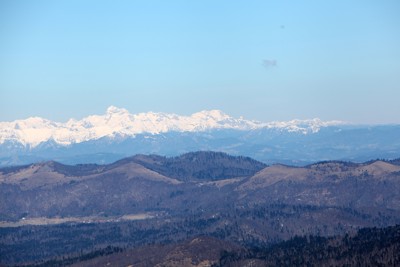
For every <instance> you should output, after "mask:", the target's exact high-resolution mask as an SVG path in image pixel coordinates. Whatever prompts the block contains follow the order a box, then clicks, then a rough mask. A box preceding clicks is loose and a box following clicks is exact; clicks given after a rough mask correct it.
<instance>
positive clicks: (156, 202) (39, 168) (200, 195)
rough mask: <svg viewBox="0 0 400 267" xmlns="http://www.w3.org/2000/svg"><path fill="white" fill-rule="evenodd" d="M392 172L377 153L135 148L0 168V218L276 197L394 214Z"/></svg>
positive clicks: (399, 200) (392, 164)
mask: <svg viewBox="0 0 400 267" xmlns="http://www.w3.org/2000/svg"><path fill="white" fill-rule="evenodd" d="M399 179H400V166H399V165H398V161H379V160H377V161H371V162H367V163H359V164H357V163H350V162H341V161H328V162H319V163H315V164H311V165H308V166H305V167H292V166H286V165H280V164H277V165H272V166H267V165H265V164H263V163H261V162H258V161H256V160H253V159H251V158H248V157H234V156H230V155H227V154H224V153H221V152H192V153H188V154H184V155H181V156H178V157H171V158H168V157H162V156H156V155H150V156H146V155H136V156H133V157H130V158H125V159H123V160H120V161H117V162H115V163H113V164H108V165H96V164H81V165H75V166H70V165H64V164H61V163H58V162H54V161H50V162H43V163H38V164H31V165H26V166H19V167H8V168H2V169H0V198H1V199H0V220H3V221H18V220H20V219H21V218H23V217H24V218H29V217H74V216H77V217H79V216H102V214H103V215H104V214H107V215H110V216H122V215H125V214H138V213H145V212H155V213H157V212H161V213H163V214H183V213H187V212H195V211H199V210H203V211H204V212H207V213H210V214H217V213H218V212H223V211H224V210H225V209H227V208H228V207H233V206H235V207H254V206H257V205H258V204H262V205H266V204H276V203H279V204H285V205H286V204H287V205H299V206H314V207H331V208H333V209H335V208H349V209H356V210H363V211H365V212H367V213H370V212H372V213H374V212H375V210H380V211H381V212H384V211H390V212H394V214H397V215H400V214H399V212H400V193H399V192H400V190H399V189H400V180H399ZM397 215H396V216H397Z"/></svg>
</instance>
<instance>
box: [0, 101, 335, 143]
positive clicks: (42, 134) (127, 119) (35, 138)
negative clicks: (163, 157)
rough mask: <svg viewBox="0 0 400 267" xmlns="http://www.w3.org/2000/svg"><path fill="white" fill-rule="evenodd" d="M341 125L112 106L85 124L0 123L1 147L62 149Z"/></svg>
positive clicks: (314, 129)
mask: <svg viewBox="0 0 400 267" xmlns="http://www.w3.org/2000/svg"><path fill="white" fill-rule="evenodd" d="M340 123H341V122H338V121H330V122H323V121H321V120H319V119H313V120H292V121H288V122H271V123H261V122H257V121H249V120H245V119H243V118H239V119H236V118H233V117H231V116H229V115H227V114H225V113H223V112H222V111H219V110H205V111H201V112H197V113H194V114H192V115H191V116H180V115H176V114H167V113H154V112H147V113H139V114H130V113H129V112H128V110H126V109H123V108H117V107H114V106H110V107H109V108H108V109H107V112H106V114H105V115H91V116H88V117H86V118H83V119H82V120H74V119H70V120H69V121H67V122H66V123H60V122H52V121H50V120H46V119H42V118H39V117H32V118H28V119H25V120H16V121H13V122H0V144H2V143H4V142H6V141H11V142H17V143H21V144H23V145H25V146H29V147H35V146H37V145H39V144H40V143H42V142H46V141H49V140H54V142H56V143H57V144H60V145H70V144H74V143H81V142H84V141H89V140H95V139H99V138H102V137H110V138H114V137H116V136H130V137H134V136H135V135H136V134H141V133H150V134H159V133H164V132H169V131H178V132H199V131H207V130H212V129H237V130H253V129H260V128H276V129H281V130H286V131H289V132H300V133H304V134H306V133H309V132H311V133H315V132H318V131H319V129H320V128H321V127H326V126H331V125H337V124H340Z"/></svg>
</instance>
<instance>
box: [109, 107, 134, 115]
mask: <svg viewBox="0 0 400 267" xmlns="http://www.w3.org/2000/svg"><path fill="white" fill-rule="evenodd" d="M106 114H107V115H113V114H129V111H128V110H126V109H124V108H117V107H115V106H109V107H108V108H107V111H106Z"/></svg>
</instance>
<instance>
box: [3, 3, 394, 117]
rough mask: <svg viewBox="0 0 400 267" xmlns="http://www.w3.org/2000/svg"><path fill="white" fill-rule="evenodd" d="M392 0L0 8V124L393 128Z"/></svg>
mask: <svg viewBox="0 0 400 267" xmlns="http://www.w3.org/2000/svg"><path fill="white" fill-rule="evenodd" d="M399 14H400V1H397V0H394V1H390V0H382V1H372V0H371V1H368V0H366V1H361V0H360V1H358V0H355V1H341V0H339V1H331V0H328V1H208V0H206V1H76V0H72V1H49V0H38V1H22V0H15V1H8V0H4V1H1V2H0V121H13V120H16V119H25V118H28V117H32V116H40V117H43V118H47V119H50V120H53V121H59V122H65V121H67V120H68V119H70V118H75V119H81V118H83V117H86V116H88V115H92V114H104V113H105V111H106V109H107V107H109V106H111V105H113V106H116V107H120V108H125V109H127V110H129V112H130V113H140V112H149V111H153V112H165V113H176V114H180V115H190V114H192V113H195V112H198V111H201V110H211V109H218V110H222V111H223V112H225V113H227V114H229V115H231V116H233V117H239V116H243V117H244V118H245V119H248V120H258V121H263V122H268V121H277V120H285V121H287V120H292V119H311V118H320V119H322V120H325V121H326V120H341V121H346V122H352V123H358V124H386V123H395V124H400V104H399V100H400V15H399Z"/></svg>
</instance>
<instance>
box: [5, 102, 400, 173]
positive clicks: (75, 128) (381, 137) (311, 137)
mask: <svg viewBox="0 0 400 267" xmlns="http://www.w3.org/2000/svg"><path fill="white" fill-rule="evenodd" d="M399 136H400V125H350V124H345V123H341V122H338V121H330V122H323V121H321V120H319V119H312V120H303V121H302V120H292V121H288V122H271V123H262V122H256V121H249V120H245V119H243V118H238V119H237V118H233V117H231V116H229V115H227V114H225V113H223V112H221V111H218V110H212V111H202V112H198V113H195V114H192V115H191V116H179V115H176V114H165V113H152V112H149V113H140V114H130V113H129V112H128V111H127V110H125V109H120V108H116V107H110V108H108V110H107V113H106V114H105V115H93V116H89V117H86V118H84V119H82V120H79V121H77V120H70V121H68V122H66V123H58V122H51V121H48V120H44V119H41V118H30V119H27V120H20V121H14V122H0V166H15V165H23V164H30V163H35V162H42V161H48V160H55V161H58V162H61V163H64V164H82V163H97V164H108V163H112V162H115V161H117V160H119V159H122V158H126V157H130V156H132V155H137V154H157V155H162V156H168V157H171V156H172V157H174V156H178V155H181V154H184V153H188V152H191V151H221V152H225V153H228V154H230V155H235V156H238V155H243V156H247V157H251V158H253V159H256V160H258V161H261V162H264V163H266V164H273V163H282V164H289V165H299V166H304V165H307V164H310V163H312V162H317V161H321V160H344V161H355V162H365V161H368V160H371V159H376V158H382V159H395V158H399V157H400V138H399Z"/></svg>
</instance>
